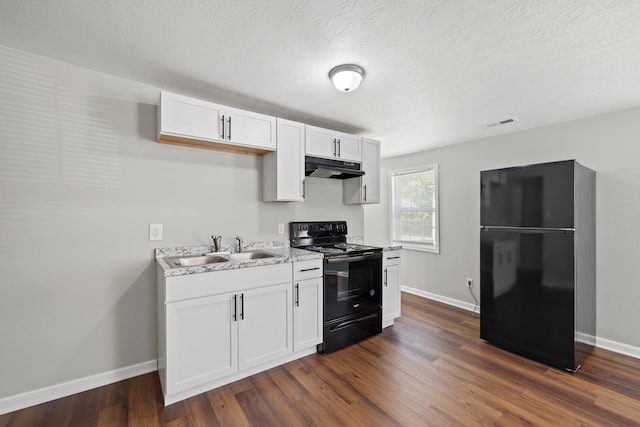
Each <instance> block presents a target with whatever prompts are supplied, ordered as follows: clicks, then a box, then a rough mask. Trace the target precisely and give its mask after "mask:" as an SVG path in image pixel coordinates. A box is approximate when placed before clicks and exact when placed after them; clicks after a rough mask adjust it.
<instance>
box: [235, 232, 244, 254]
mask: <svg viewBox="0 0 640 427" xmlns="http://www.w3.org/2000/svg"><path fill="white" fill-rule="evenodd" d="M236 240H237V241H238V252H242V242H243V240H242V237H240V236H236Z"/></svg>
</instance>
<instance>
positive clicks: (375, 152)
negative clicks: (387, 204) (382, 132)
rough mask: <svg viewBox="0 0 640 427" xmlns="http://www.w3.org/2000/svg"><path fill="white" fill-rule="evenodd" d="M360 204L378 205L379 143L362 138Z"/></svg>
mask: <svg viewBox="0 0 640 427" xmlns="http://www.w3.org/2000/svg"><path fill="white" fill-rule="evenodd" d="M362 169H363V170H364V172H365V174H364V175H363V176H362V203H380V141H374V140H373V139H366V138H362Z"/></svg>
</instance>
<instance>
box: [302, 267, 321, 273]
mask: <svg viewBox="0 0 640 427" xmlns="http://www.w3.org/2000/svg"><path fill="white" fill-rule="evenodd" d="M313 270H320V267H313V268H305V269H303V270H300V272H301V273H302V272H305V271H313Z"/></svg>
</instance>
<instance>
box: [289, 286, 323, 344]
mask: <svg viewBox="0 0 640 427" xmlns="http://www.w3.org/2000/svg"><path fill="white" fill-rule="evenodd" d="M294 292H295V294H294V298H295V303H294V304H295V305H294V308H293V314H294V319H293V324H294V328H293V349H294V350H295V351H298V350H301V349H303V348H307V347H309V346H315V345H317V344H320V343H321V342H322V277H318V278H315V279H307V280H300V281H297V282H295V283H294Z"/></svg>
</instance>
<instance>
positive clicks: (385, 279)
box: [384, 268, 387, 286]
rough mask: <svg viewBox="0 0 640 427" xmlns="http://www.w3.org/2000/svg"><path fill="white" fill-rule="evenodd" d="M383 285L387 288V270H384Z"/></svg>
mask: <svg viewBox="0 0 640 427" xmlns="http://www.w3.org/2000/svg"><path fill="white" fill-rule="evenodd" d="M384 285H385V286H387V269H386V268H385V269H384Z"/></svg>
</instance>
